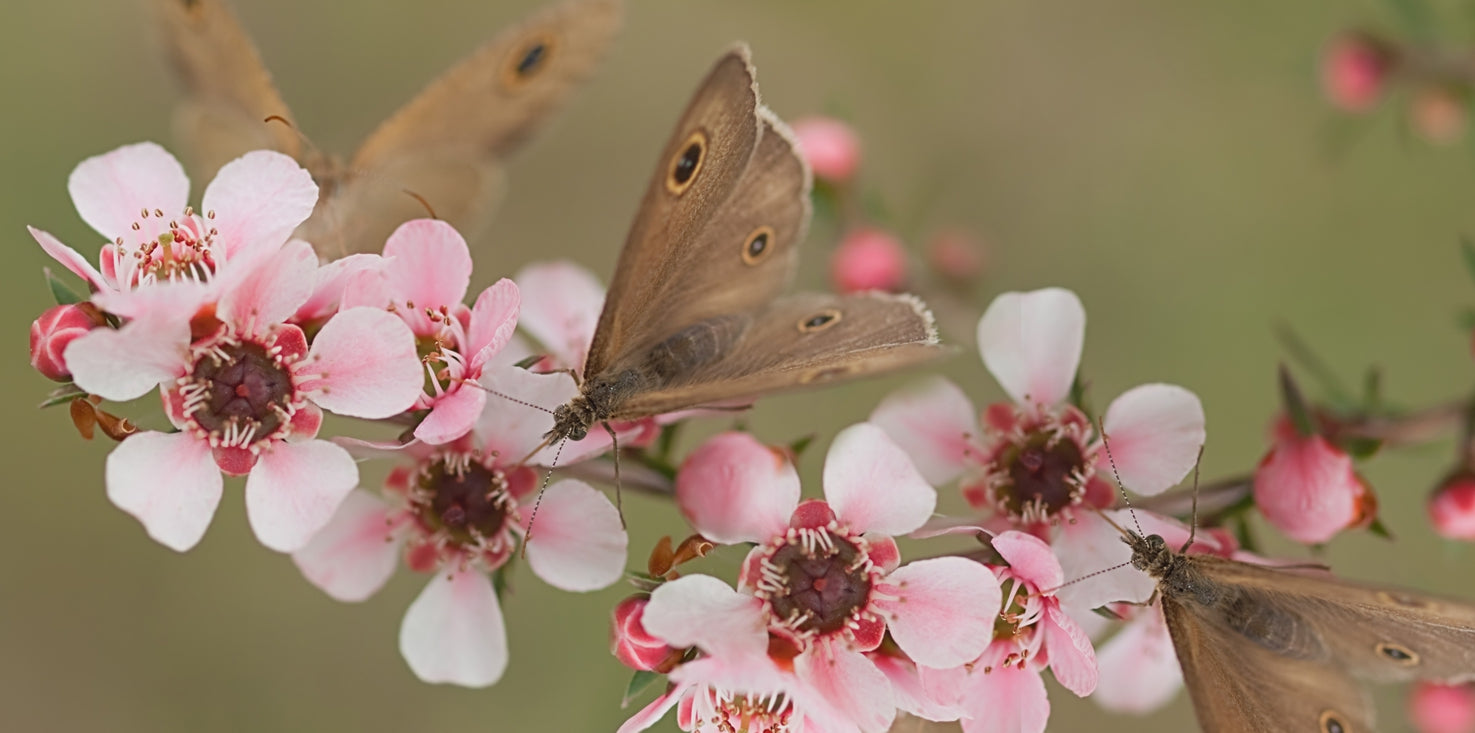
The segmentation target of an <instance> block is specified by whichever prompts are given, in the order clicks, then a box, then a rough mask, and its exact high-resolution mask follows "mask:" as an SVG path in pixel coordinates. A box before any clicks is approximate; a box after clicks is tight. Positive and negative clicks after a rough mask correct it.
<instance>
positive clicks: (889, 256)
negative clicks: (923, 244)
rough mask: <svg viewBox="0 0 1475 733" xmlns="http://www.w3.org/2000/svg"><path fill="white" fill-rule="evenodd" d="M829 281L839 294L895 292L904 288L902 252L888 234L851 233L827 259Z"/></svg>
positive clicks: (904, 271)
mask: <svg viewBox="0 0 1475 733" xmlns="http://www.w3.org/2000/svg"><path fill="white" fill-rule="evenodd" d="M830 279H831V280H832V281H833V282H834V284H835V290H836V291H838V292H841V293H857V292H863V291H866V290H887V291H892V292H895V291H899V290H901V289H902V288H903V287H904V286H905V285H906V279H907V257H906V250H905V249H904V248H903V247H902V245H901V242H900V241H899V240H898V239H897V238H896V237H895V236H894V235H892V234H891V233H890V232H885V231H882V230H880V229H873V228H861V229H853V230H851V231H850V232H847V233H846V235H845V238H844V239H841V240H840V245H839V246H838V247H836V248H835V253H834V254H833V255H831V257H830Z"/></svg>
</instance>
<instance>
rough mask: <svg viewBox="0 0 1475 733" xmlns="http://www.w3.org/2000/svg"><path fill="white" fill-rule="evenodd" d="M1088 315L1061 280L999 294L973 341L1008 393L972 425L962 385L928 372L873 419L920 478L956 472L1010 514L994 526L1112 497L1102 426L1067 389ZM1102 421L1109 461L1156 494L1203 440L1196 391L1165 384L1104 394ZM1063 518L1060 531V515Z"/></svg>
mask: <svg viewBox="0 0 1475 733" xmlns="http://www.w3.org/2000/svg"><path fill="white" fill-rule="evenodd" d="M1085 326H1086V312H1085V309H1084V308H1083V307H1082V306H1081V302H1080V300H1079V299H1078V298H1076V296H1075V294H1074V293H1072V292H1070V291H1068V290H1061V289H1059V288H1049V289H1045V290H1036V291H1033V292H1029V293H1005V294H1003V295H1000V296H999V297H998V298H995V299H994V302H993V303H992V304H991V305H990V306H989V308H988V310H987V311H986V312H985V313H984V315H983V318H982V319H981V320H980V321H979V323H978V343H979V351H980V353H981V354H982V357H983V362H984V365H985V366H986V367H987V368H988V370H989V372H990V373H992V374H993V375H994V378H995V379H997V380H998V381H999V384H1000V386H1002V387H1003V388H1004V391H1005V392H1007V393H1008V394H1009V396H1010V397H1011V398H1013V403H1012V404H1011V403H995V404H993V405H990V406H989V407H988V408H987V410H986V411H985V412H984V414H983V416H982V422H983V427H980V421H979V418H978V417H977V413H976V412H975V410H974V408H973V406H972V403H971V402H970V401H969V399H968V397H967V396H966V395H965V394H964V393H963V391H962V390H961V389H959V388H958V387H957V386H956V385H954V384H953V383H952V382H949V381H947V380H945V379H942V378H933V379H931V380H927V381H924V382H922V383H919V384H917V385H915V386H913V387H911V388H907V389H903V390H900V391H898V392H895V393H893V394H892V395H890V396H888V397H887V398H886V399H885V400H883V401H882V402H881V404H880V405H878V406H877V407H876V409H875V411H873V412H872V413H871V421H872V422H873V423H875V424H877V425H879V426H881V427H882V428H883V429H884V430H886V432H887V434H889V435H890V436H891V437H892V439H894V440H895V441H896V442H897V443H898V444H899V445H901V446H902V447H903V448H904V449H905V450H906V451H907V453H908V454H909V455H911V456H912V459H913V460H914V461H915V462H916V464H917V467H918V468H919V469H920V470H921V472H922V474H923V475H924V476H926V477H927V479H928V480H929V481H931V482H933V483H934V484H940V483H946V482H949V481H952V480H954V479H957V478H959V477H960V476H961V477H963V495H964V497H965V498H967V499H968V501H969V503H970V504H972V505H973V506H975V507H978V508H980V509H989V510H991V511H993V512H995V513H997V514H998V515H999V516H1001V517H1002V518H1004V519H1005V520H1007V522H1005V523H1003V524H1002V525H1001V526H997V527H994V528H995V529H1000V530H1002V529H1006V528H1008V527H1009V526H1016V527H1020V528H1022V529H1027V530H1029V531H1032V532H1035V533H1037V534H1041V535H1043V534H1046V532H1047V529H1048V527H1050V526H1054V525H1058V524H1059V523H1060V521H1059V520H1060V518H1061V517H1062V516H1065V517H1067V518H1079V517H1081V516H1089V513H1088V512H1078V511H1075V507H1077V506H1078V505H1081V504H1086V505H1088V506H1096V507H1105V506H1110V505H1111V504H1112V503H1113V502H1114V500H1115V497H1114V495H1113V492H1112V489H1111V486H1110V484H1108V483H1107V482H1106V481H1105V480H1104V479H1102V478H1101V477H1099V476H1098V471H1100V470H1101V469H1102V468H1103V467H1102V465H1101V464H1102V459H1103V457H1104V456H1103V455H1102V438H1101V437H1100V436H1099V435H1097V431H1096V429H1095V426H1093V425H1092V424H1091V422H1090V420H1089V419H1088V418H1087V417H1086V416H1085V414H1084V413H1082V412H1081V411H1080V410H1079V409H1077V408H1076V407H1074V406H1072V405H1071V404H1069V403H1068V402H1067V401H1066V400H1067V398H1068V397H1069V395H1070V390H1071V385H1072V383H1073V382H1074V380H1075V376H1076V369H1077V367H1078V366H1079V364H1080V359H1081V350H1082V347H1083V345H1084V341H1085ZM1103 423H1104V425H1105V430H1106V434H1107V438H1108V439H1109V441H1110V445H1109V447H1110V450H1111V457H1112V459H1113V463H1114V464H1115V469H1116V472H1117V473H1118V474H1119V475H1120V478H1121V481H1122V483H1123V485H1124V486H1125V487H1126V488H1129V489H1131V490H1133V491H1135V492H1137V493H1139V494H1146V495H1153V494H1157V493H1160V492H1162V491H1164V490H1166V489H1168V488H1169V487H1171V486H1173V485H1174V484H1176V483H1178V482H1179V481H1180V480H1182V479H1183V477H1184V476H1185V475H1187V474H1188V471H1189V470H1190V469H1191V468H1193V465H1194V462H1195V461H1196V460H1197V458H1198V451H1199V448H1200V447H1202V445H1203V442H1204V435H1205V433H1204V413H1203V407H1202V405H1201V404H1200V403H1199V400H1198V397H1197V396H1195V395H1194V394H1193V393H1192V392H1189V391H1188V390H1186V389H1183V388H1182V387H1178V386H1174V385H1168V384H1146V385H1142V386H1139V387H1135V388H1133V389H1130V390H1128V391H1126V392H1124V393H1122V394H1121V395H1120V396H1119V397H1117V398H1116V399H1115V400H1113V401H1112V403H1111V404H1110V405H1108V406H1107V409H1106V413H1105V416H1104V418H1103ZM991 526H992V525H991ZM1062 528H1063V529H1064V530H1065V531H1069V530H1070V529H1071V527H1070V526H1069V522H1067V523H1066V526H1064V527H1062Z"/></svg>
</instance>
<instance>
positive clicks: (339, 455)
mask: <svg viewBox="0 0 1475 733" xmlns="http://www.w3.org/2000/svg"><path fill="white" fill-rule="evenodd" d="M358 481H359V471H358V464H356V463H354V460H353V457H351V456H349V455H348V451H346V450H344V449H343V448H342V447H340V446H337V445H334V444H333V443H329V442H328V441H326V440H309V441H306V442H302V443H280V442H279V443H276V444H275V445H273V446H272V447H271V449H270V450H268V451H267V452H265V453H263V454H262V455H261V457H260V458H259V459H258V460H257V461H256V465H255V467H253V468H252V469H251V473H250V475H248V476H247V477H246V515H247V517H248V518H249V519H250V520H251V529H252V530H254V531H255V532H256V539H258V540H260V541H261V544H263V545H266V546H267V547H269V548H271V549H273V550H276V551H277V552H293V551H295V550H299V549H301V548H302V547H303V546H304V545H306V544H307V541H308V540H310V539H312V536H313V535H314V534H316V533H317V532H318V531H319V530H321V529H322V528H323V527H324V526H326V525H327V524H328V520H330V519H332V518H333V514H334V512H336V511H337V510H338V506H339V505H340V504H342V503H343V499H344V498H345V497H347V496H348V492H350V491H352V490H353V487H354V486H355V485H357V484H358Z"/></svg>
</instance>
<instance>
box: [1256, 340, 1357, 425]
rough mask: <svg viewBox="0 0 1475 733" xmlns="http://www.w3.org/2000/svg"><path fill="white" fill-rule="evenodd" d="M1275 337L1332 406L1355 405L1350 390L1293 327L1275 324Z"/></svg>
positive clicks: (1347, 406)
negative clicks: (1306, 372) (1307, 373)
mask: <svg viewBox="0 0 1475 733" xmlns="http://www.w3.org/2000/svg"><path fill="white" fill-rule="evenodd" d="M1275 338H1276V340H1278V341H1280V346H1281V348H1283V349H1285V350H1286V353H1287V354H1288V355H1289V356H1290V358H1291V361H1292V362H1293V363H1295V364H1298V365H1299V366H1300V367H1301V368H1302V369H1304V370H1306V371H1308V372H1310V373H1311V378H1312V380H1313V381H1314V382H1315V384H1316V386H1318V387H1320V388H1321V390H1322V392H1324V393H1325V394H1326V396H1327V399H1328V400H1329V401H1330V402H1331V403H1332V405H1333V406H1334V407H1336V408H1337V409H1338V410H1351V409H1354V408H1355V407H1356V406H1357V400H1356V399H1355V398H1354V397H1353V395H1352V391H1351V390H1349V389H1347V387H1346V385H1344V384H1342V381H1341V380H1340V379H1338V378H1337V375H1336V373H1335V372H1333V371H1332V369H1331V367H1329V366H1327V364H1326V362H1324V361H1322V360H1321V357H1319V356H1317V355H1316V352H1314V351H1312V350H1311V347H1310V345H1308V344H1307V343H1306V341H1305V340H1304V339H1302V338H1301V335H1300V334H1298V333H1296V331H1295V330H1294V329H1292V328H1291V327H1290V326H1288V325H1286V324H1284V323H1278V324H1276V325H1275ZM1282 369H1284V367H1282Z"/></svg>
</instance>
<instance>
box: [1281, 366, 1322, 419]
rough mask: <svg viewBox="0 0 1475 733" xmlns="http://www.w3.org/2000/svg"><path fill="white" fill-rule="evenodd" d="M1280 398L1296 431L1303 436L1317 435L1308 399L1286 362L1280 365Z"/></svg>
mask: <svg viewBox="0 0 1475 733" xmlns="http://www.w3.org/2000/svg"><path fill="white" fill-rule="evenodd" d="M1280 398H1281V402H1282V403H1283V404H1284V405H1285V409H1286V415H1288V416H1290V418H1291V424H1292V425H1294V426H1295V427H1296V432H1297V433H1298V434H1300V435H1301V436H1302V437H1308V436H1312V435H1316V423H1315V421H1313V420H1312V419H1311V411H1310V410H1309V409H1308V408H1307V407H1306V399H1305V398H1304V397H1302V396H1301V388H1300V387H1297V386H1296V380H1295V378H1293V377H1292V376H1291V370H1289V369H1286V368H1285V365H1284V364H1282V365H1281V367H1280Z"/></svg>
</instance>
